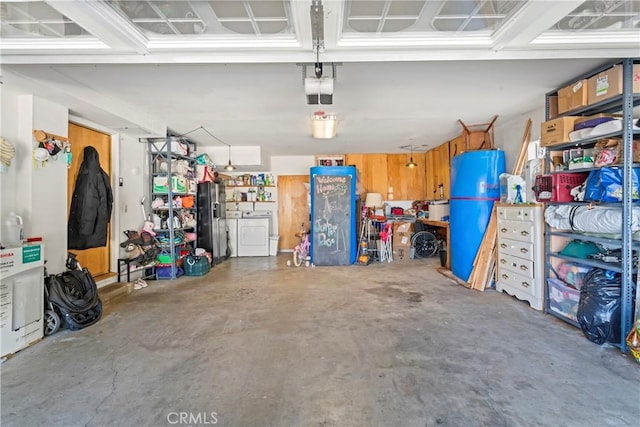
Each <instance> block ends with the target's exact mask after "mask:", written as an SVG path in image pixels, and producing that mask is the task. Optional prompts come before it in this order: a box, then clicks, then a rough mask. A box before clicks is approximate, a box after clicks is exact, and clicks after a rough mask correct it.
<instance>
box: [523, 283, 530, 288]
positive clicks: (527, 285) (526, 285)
mask: <svg viewBox="0 0 640 427" xmlns="http://www.w3.org/2000/svg"><path fill="white" fill-rule="evenodd" d="M522 286H524V287H525V288H528V287H529V286H531V285H530V284H529V283H527V282H522Z"/></svg>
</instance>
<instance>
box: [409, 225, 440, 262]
mask: <svg viewBox="0 0 640 427" xmlns="http://www.w3.org/2000/svg"><path fill="white" fill-rule="evenodd" d="M411 246H413V249H414V254H415V256H416V257H417V258H428V257H430V256H433V255H435V253H436V252H437V251H438V239H437V238H436V236H435V235H434V234H433V233H431V232H429V231H418V232H417V233H416V234H414V235H413V237H411Z"/></svg>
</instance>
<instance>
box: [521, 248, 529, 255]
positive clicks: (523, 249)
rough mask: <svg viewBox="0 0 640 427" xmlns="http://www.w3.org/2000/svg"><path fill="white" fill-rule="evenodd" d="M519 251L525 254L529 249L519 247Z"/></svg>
mask: <svg viewBox="0 0 640 427" xmlns="http://www.w3.org/2000/svg"><path fill="white" fill-rule="evenodd" d="M520 252H522V253H523V254H526V253H527V252H529V249H527V248H520Z"/></svg>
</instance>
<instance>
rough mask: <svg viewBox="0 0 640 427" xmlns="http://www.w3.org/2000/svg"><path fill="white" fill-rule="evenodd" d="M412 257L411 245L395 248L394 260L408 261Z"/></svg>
mask: <svg viewBox="0 0 640 427" xmlns="http://www.w3.org/2000/svg"><path fill="white" fill-rule="evenodd" d="M410 259H411V247H410V246H407V247H398V248H393V262H406V261H409V260H410Z"/></svg>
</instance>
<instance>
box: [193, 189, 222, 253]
mask: <svg viewBox="0 0 640 427" xmlns="http://www.w3.org/2000/svg"><path fill="white" fill-rule="evenodd" d="M225 197H226V195H225V189H224V185H223V184H220V183H215V182H203V183H200V184H198V228H197V230H198V241H197V243H198V247H199V248H203V249H204V250H206V251H208V252H211V255H212V258H213V262H212V264H214V265H215V264H219V263H221V262H222V261H224V260H225V259H227V223H226V214H225V212H226V205H225V200H226V199H225Z"/></svg>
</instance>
